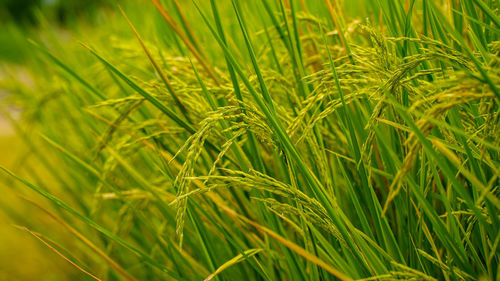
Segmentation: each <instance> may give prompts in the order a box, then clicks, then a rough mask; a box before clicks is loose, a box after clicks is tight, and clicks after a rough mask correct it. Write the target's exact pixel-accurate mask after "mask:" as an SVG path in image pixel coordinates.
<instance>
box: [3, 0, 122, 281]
mask: <svg viewBox="0 0 500 281" xmlns="http://www.w3.org/2000/svg"><path fill="white" fill-rule="evenodd" d="M112 2H114V3H116V2H115V1H110V0H85V1H83V0H0V83H2V84H5V83H7V82H8V81H9V79H10V77H11V76H12V75H15V76H16V79H23V80H24V81H25V82H26V84H27V85H30V83H31V81H30V79H31V78H30V75H29V73H28V70H27V68H24V67H23V66H24V65H27V64H28V63H29V61H30V60H33V59H34V56H33V55H32V52H33V50H32V48H31V47H30V45H29V43H28V41H27V40H28V39H36V40H37V41H39V40H41V39H43V38H42V37H44V36H47V34H51V36H55V37H56V38H57V39H56V40H55V41H58V42H64V41H68V36H69V35H68V33H70V31H69V30H73V29H74V26H75V25H76V24H77V23H78V24H82V23H83V24H84V25H86V26H87V27H88V28H91V27H98V26H99V25H100V24H102V23H103V21H104V19H105V18H109V17H108V16H107V15H110V16H111V15H113V14H114V13H113V10H114V9H115V6H116V4H113V5H112V4H111V3H112ZM122 2H123V1H122ZM110 13H111V14H110ZM49 30H50V32H48V31H49ZM3 88H4V87H2V86H1V85H0V165H2V166H4V167H6V168H8V169H11V170H12V171H15V172H16V173H19V174H22V175H27V174H33V173H30V172H29V168H28V167H41V165H37V160H35V159H32V157H30V155H31V153H30V152H31V151H30V149H31V148H29V147H27V146H26V145H25V144H24V143H23V142H22V140H21V139H20V138H21V137H20V136H19V134H16V130H18V129H20V128H15V127H14V126H13V125H12V122H11V121H12V120H9V118H13V117H14V118H17V117H18V116H19V115H20V114H21V109H20V108H17V107H16V106H15V105H13V104H11V103H9V102H8V95H7V91H6V90H2V89H3ZM37 169H38V171H36V174H37V175H39V176H40V177H48V173H46V172H44V171H43V169H42V168H37ZM0 179H1V180H0V190H1V194H2V196H0V205H2V208H0V280H88V277H87V276H85V275H83V274H81V273H80V272H78V271H77V270H75V269H74V267H72V266H71V265H70V264H69V263H68V262H67V261H65V260H63V259H62V258H61V257H59V256H58V255H57V254H55V253H54V252H53V251H51V250H48V249H47V246H46V245H44V244H43V243H41V242H40V241H38V240H37V239H36V238H35V237H34V236H32V235H30V234H29V233H27V232H26V231H23V230H20V229H18V228H16V224H19V223H21V222H23V220H28V219H30V220H34V221H38V222H39V224H41V225H45V226H47V228H54V229H60V227H57V226H56V227H55V226H54V224H55V222H54V221H53V220H51V219H49V218H47V216H46V215H44V214H43V213H41V212H40V210H39V209H37V208H35V207H33V206H31V205H30V204H26V203H25V202H22V200H21V199H19V198H18V197H16V196H15V195H14V194H13V193H12V192H10V191H9V190H6V189H10V188H11V187H12V185H13V184H14V183H13V182H12V181H10V180H8V179H6V177H0ZM44 180H48V181H50V179H47V178H46V179H44ZM14 207H15V208H14ZM14 210H15V211H14ZM7 214H8V215H7ZM56 235H61V236H62V237H64V236H66V237H69V236H68V235H67V234H66V235H64V232H63V231H61V233H54V236H56ZM49 238H50V237H49ZM65 242H67V243H69V245H71V243H72V242H71V239H70V238H68V241H65Z"/></svg>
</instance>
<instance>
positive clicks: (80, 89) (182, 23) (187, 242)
mask: <svg viewBox="0 0 500 281" xmlns="http://www.w3.org/2000/svg"><path fill="white" fill-rule="evenodd" d="M123 10H124V12H123V15H120V14H119V13H116V14H114V15H111V14H110V15H107V16H108V17H109V22H108V24H107V26H100V27H99V28H90V29H88V28H83V27H82V28H77V27H75V30H73V34H75V35H76V34H82V35H80V36H79V38H81V39H82V41H84V42H83V43H82V44H81V45H80V44H76V41H77V40H74V41H72V42H73V43H71V44H62V43H59V41H58V40H57V38H58V36H57V34H55V35H54V34H52V35H50V36H52V37H50V36H49V37H48V38H51V39H52V40H47V39H46V38H47V36H45V35H44V36H42V38H41V39H40V40H34V41H30V44H31V45H30V48H31V50H32V60H30V61H29V62H26V63H25V67H26V69H28V70H29V71H30V73H31V77H32V78H31V79H32V80H33V81H32V85H31V86H30V87H27V86H26V85H25V83H26V81H22V80H19V79H16V78H15V76H13V77H11V78H9V79H6V80H4V81H3V83H2V86H3V88H5V89H6V90H8V91H9V92H10V93H11V95H10V96H9V100H10V102H11V103H13V104H17V105H18V106H20V107H21V108H23V118H22V119H21V120H20V121H19V122H20V124H29V125H30V126H29V129H26V128H25V127H23V126H19V127H18V133H19V134H20V135H21V136H23V137H24V138H25V139H26V145H29V146H30V147H31V146H33V149H32V154H33V156H36V157H39V158H40V160H41V162H42V163H44V164H45V167H44V168H45V169H46V170H47V171H50V173H51V177H52V178H53V179H54V180H53V181H50V182H47V181H44V180H43V179H38V178H37V177H36V172H31V173H29V172H28V173H27V175H28V176H27V177H26V178H30V180H27V179H23V178H24V177H20V176H17V175H16V173H13V172H11V171H9V170H7V169H5V168H2V170H4V172H5V175H8V176H9V177H6V179H7V178H10V176H12V177H14V178H15V179H17V180H18V181H19V182H20V183H21V185H19V186H18V187H17V188H18V189H19V190H22V189H24V188H26V187H27V188H29V189H31V190H32V191H34V192H36V193H38V194H39V195H42V196H43V197H44V198H45V199H46V201H43V203H42V200H41V199H39V200H40V201H37V202H38V203H34V201H28V202H31V203H32V204H37V206H38V207H40V208H41V210H43V211H44V212H46V213H48V214H50V216H51V217H52V218H53V219H55V220H56V221H58V222H59V223H60V224H61V226H62V227H63V228H65V229H67V230H68V231H69V233H71V234H72V235H73V236H74V238H75V239H76V240H78V241H80V242H81V243H79V244H78V245H79V246H78V249H76V250H72V251H64V252H63V253H66V255H67V257H66V258H67V259H68V260H70V261H71V262H72V264H73V265H75V267H76V268H77V269H79V270H80V271H82V272H84V273H85V274H87V276H89V278H100V279H104V280H121V279H125V280H203V279H204V278H206V280H211V279H213V280H297V281H299V280H311V281H312V280H353V279H355V280H399V279H403V280H476V279H481V278H483V279H485V280H498V278H499V276H500V272H499V255H498V252H499V249H498V247H499V244H500V234H499V233H500V231H499V229H500V228H499V224H500V220H499V207H500V200H499V198H498V194H499V183H500V181H499V176H500V171H499V169H498V167H499V166H500V161H499V160H500V159H499V153H500V131H499V129H500V120H499V119H500V111H499V105H500V68H499V65H500V41H498V40H499V38H500V26H499V24H500V17H499V15H498V11H499V4H498V1H485V0H463V1H443V3H441V2H440V1H429V0H409V1H402V0H379V1H362V0H359V1H345V3H343V1H341V0H324V1H320V0H315V1H301V0H280V1H270V0H259V1H238V0H231V1H230V0H224V1H196V0H195V1H177V0H166V1H159V0H152V1H151V3H149V2H148V3H127V5H125V6H124V7H123ZM128 18H130V20H129V19H128ZM47 33H48V32H47ZM35 41H37V42H36V43H35ZM82 46H83V47H82ZM32 138H41V139H43V140H44V144H41V145H40V144H38V142H34V141H33V140H32ZM25 174H26V173H25ZM56 193H57V194H59V195H58V196H55V195H54V194H56ZM31 195H32V196H33V194H31ZM50 204H52V206H50ZM10 212H11V213H12V216H14V214H15V210H10ZM20 223H23V224H26V225H28V226H30V228H32V229H34V230H36V231H38V232H42V233H43V234H45V235H49V234H50V233H51V229H46V228H44V227H43V225H41V224H38V223H37V222H36V221H31V220H29V219H25V220H23V221H22V222H20ZM28 231H29V232H30V233H31V234H33V232H31V231H30V230H28ZM33 235H34V236H35V237H36V238H38V239H40V240H41V241H45V242H44V243H52V242H46V240H44V239H43V236H40V235H38V234H33ZM60 247H63V246H60ZM51 249H52V248H51ZM52 250H54V249H52ZM59 252H61V251H59ZM63 253H61V255H64V254H63ZM71 256H74V257H71Z"/></svg>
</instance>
